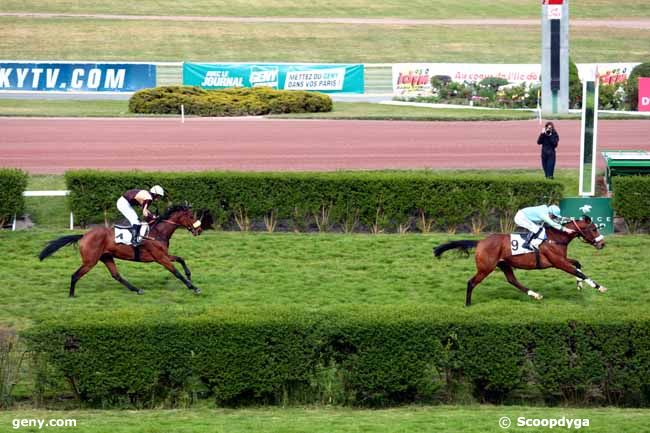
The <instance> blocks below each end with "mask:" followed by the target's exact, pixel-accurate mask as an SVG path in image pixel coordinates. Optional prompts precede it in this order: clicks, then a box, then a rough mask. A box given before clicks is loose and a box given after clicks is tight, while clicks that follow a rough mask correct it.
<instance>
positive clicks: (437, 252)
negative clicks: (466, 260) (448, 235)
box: [433, 241, 478, 258]
mask: <svg viewBox="0 0 650 433" xmlns="http://www.w3.org/2000/svg"><path fill="white" fill-rule="evenodd" d="M476 245H478V241H452V242H447V243H446V244H442V245H438V246H437V247H435V248H434V249H433V255H434V256H436V257H437V258H440V256H442V253H444V252H445V251H447V250H455V249H459V250H461V251H462V252H464V253H465V254H469V250H471V249H472V248H475V247H476Z"/></svg>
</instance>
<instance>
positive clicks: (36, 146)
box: [0, 118, 650, 173]
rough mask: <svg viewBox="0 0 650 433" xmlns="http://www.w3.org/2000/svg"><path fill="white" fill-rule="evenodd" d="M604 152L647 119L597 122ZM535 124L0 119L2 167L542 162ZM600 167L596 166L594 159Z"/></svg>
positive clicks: (636, 137)
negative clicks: (540, 160)
mask: <svg viewBox="0 0 650 433" xmlns="http://www.w3.org/2000/svg"><path fill="white" fill-rule="evenodd" d="M555 125H556V127H557V130H558V132H559V134H560V145H559V148H558V162H557V167H558V168H569V167H571V168H576V167H577V166H578V159H579V145H580V137H579V131H580V121H579V120H562V121H556V122H555ZM598 126H599V129H598V132H599V134H598V148H599V152H600V150H603V149H644V150H649V151H650V120H625V121H614V120H601V121H600V122H599V125H598ZM539 130H540V128H539V125H538V123H537V121H534V120H527V121H504V122H410V121H352V120H340V121H337V120H275V119H274V120H271V119H260V118H243V119H197V118H192V119H187V120H186V121H185V123H181V122H180V120H179V119H133V118H131V119H77V118H75V119H40V118H39V119H36V118H2V119H0V166H4V167H18V168H22V169H24V170H26V171H28V172H30V173H63V172H64V171H65V170H68V169H78V168H97V169H108V170H127V169H142V170H164V171H188V170H208V169H219V170H256V171H273V170H300V171H305V170H338V169H388V168H394V169H417V168H435V169H442V168H465V169H474V168H485V169H487V168H539V167H540V162H539V153H540V151H539V146H538V145H537V144H536V139H537V135H538V133H539ZM598 161H599V165H601V166H602V165H603V161H602V158H601V157H600V155H599V156H598Z"/></svg>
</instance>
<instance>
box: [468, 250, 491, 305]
mask: <svg viewBox="0 0 650 433" xmlns="http://www.w3.org/2000/svg"><path fill="white" fill-rule="evenodd" d="M496 262H497V260H496V259H493V258H491V257H488V255H486V254H485V253H484V252H483V251H481V250H480V249H477V251H476V274H475V275H474V276H473V277H472V278H470V279H469V281H467V293H466V295H465V306H466V307H469V306H470V305H472V291H473V290H474V287H476V286H478V285H479V283H480V282H481V281H483V280H484V279H485V277H487V276H488V275H490V274H491V273H492V271H493V270H494V268H495V267H496Z"/></svg>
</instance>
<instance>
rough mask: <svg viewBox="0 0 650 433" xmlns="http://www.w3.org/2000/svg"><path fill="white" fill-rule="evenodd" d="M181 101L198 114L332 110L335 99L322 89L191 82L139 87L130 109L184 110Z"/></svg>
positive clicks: (154, 111) (188, 110)
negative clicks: (208, 86)
mask: <svg viewBox="0 0 650 433" xmlns="http://www.w3.org/2000/svg"><path fill="white" fill-rule="evenodd" d="M181 105H184V110H185V114H187V115H195V116H258V115H264V114H279V113H316V112H323V111H332V99H331V98H330V97H329V96H327V95H324V94H321V93H313V92H303V91H289V90H274V89H270V88H267V87H256V88H252V89H250V88H242V87H236V88H231V89H224V90H203V89H201V88H199V87H188V86H163V87H155V88H153V89H143V90H139V91H137V92H135V93H134V94H133V96H131V99H130V100H129V111H130V112H132V113H144V114H180V112H181Z"/></svg>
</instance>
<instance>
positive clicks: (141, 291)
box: [135, 289, 144, 295]
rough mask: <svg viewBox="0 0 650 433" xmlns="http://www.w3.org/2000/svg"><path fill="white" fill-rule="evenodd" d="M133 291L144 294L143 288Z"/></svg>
mask: <svg viewBox="0 0 650 433" xmlns="http://www.w3.org/2000/svg"><path fill="white" fill-rule="evenodd" d="M135 293H137V294H138V295H144V290H142V289H138V291H137V292H135Z"/></svg>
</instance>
